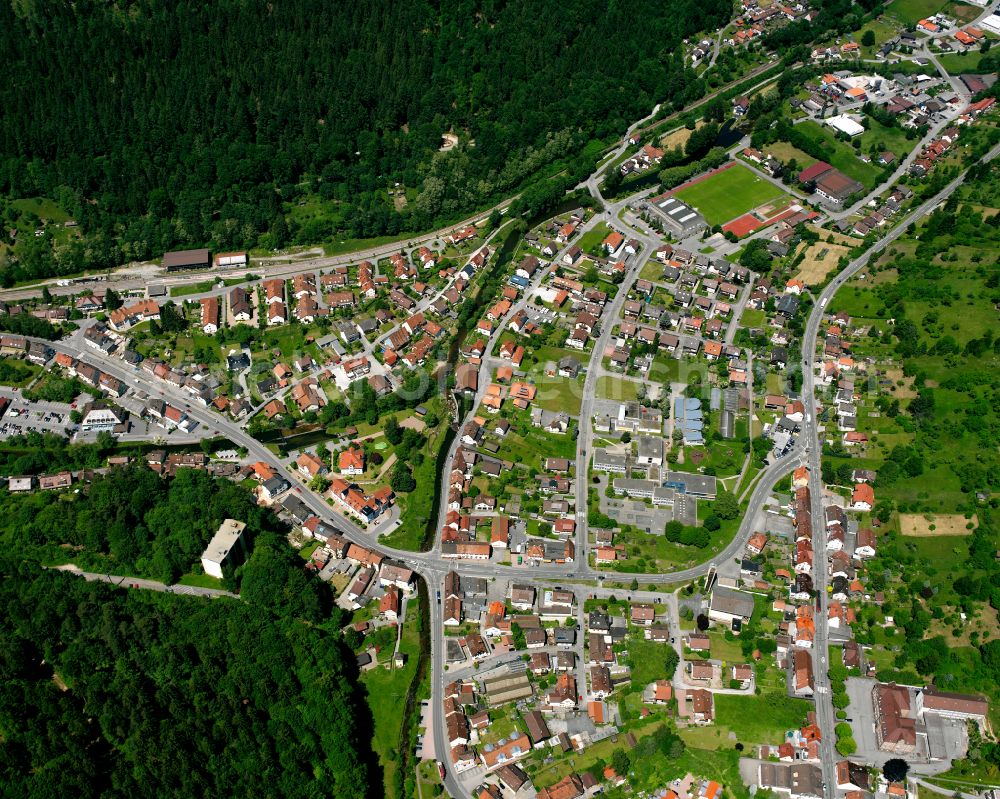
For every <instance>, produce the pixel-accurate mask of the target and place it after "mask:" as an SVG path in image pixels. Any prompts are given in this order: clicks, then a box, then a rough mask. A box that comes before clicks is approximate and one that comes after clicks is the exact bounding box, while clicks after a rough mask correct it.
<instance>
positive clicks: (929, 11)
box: [886, 0, 946, 25]
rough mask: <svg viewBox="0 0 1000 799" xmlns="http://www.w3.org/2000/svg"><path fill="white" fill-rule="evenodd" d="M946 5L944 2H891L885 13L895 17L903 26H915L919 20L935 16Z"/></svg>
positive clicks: (917, 0) (906, 0)
mask: <svg viewBox="0 0 1000 799" xmlns="http://www.w3.org/2000/svg"><path fill="white" fill-rule="evenodd" d="M945 5H946V0H892V2H891V3H889V5H888V6H887V7H886V13H887V14H889V15H890V16H893V17H896V19H898V20H899V21H900V22H902V23H903V24H904V25H915V24H916V23H918V22H919V21H920V20H922V19H924V18H926V17H929V16H932V15H934V14H937V13H938V12H939V11H940V10H941V9H943V8H944V7H945Z"/></svg>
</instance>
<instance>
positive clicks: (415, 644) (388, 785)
mask: <svg viewBox="0 0 1000 799" xmlns="http://www.w3.org/2000/svg"><path fill="white" fill-rule="evenodd" d="M418 601H419V600H417V598H416V597H414V598H412V599H410V600H409V602H408V604H407V608H406V621H405V623H404V624H403V633H402V640H401V642H400V651H401V652H404V653H406V655H407V658H406V665H405V666H403V667H402V668H399V669H395V668H394V669H384V668H375V669H372V670H371V671H366V672H365V673H364V674H362V675H361V683H362V684H363V685H364V686H365V688H366V689H367V691H366V696H365V699H366V701H367V702H368V707H369V709H370V710H371V712H372V719H373V720H374V722H375V735H374V736H373V737H372V749H374V750H375V752H376V753H377V754H378V757H379V762H380V763H381V764H382V770H383V778H384V784H385V792H384V794H383V795H385V796H395V795H396V787H395V785H396V782H395V780H396V777H395V772H396V770H397V769H398V768H399V753H398V751H397V750H398V749H399V736H400V728H401V725H402V723H403V705H404V703H405V701H406V696H407V694H408V692H409V690H410V685H411V683H412V682H413V679H414V677H415V676H416V673H417V664H418V661H419V655H420V634H419V632H418V618H419V605H418Z"/></svg>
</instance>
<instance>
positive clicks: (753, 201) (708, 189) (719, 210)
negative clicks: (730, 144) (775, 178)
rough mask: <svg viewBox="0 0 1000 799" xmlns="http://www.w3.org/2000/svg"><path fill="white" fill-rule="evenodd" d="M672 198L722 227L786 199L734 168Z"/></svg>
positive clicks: (767, 184)
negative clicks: (737, 218) (759, 207)
mask: <svg viewBox="0 0 1000 799" xmlns="http://www.w3.org/2000/svg"><path fill="white" fill-rule="evenodd" d="M674 196H675V197H676V198H677V199H679V200H683V201H684V202H686V203H687V204H688V205H690V206H692V207H693V208H696V209H697V210H698V211H700V212H701V215H702V216H704V217H705V219H706V220H707V221H708V224H709V225H713V226H714V225H723V224H725V223H726V222H728V221H729V220H731V219H735V218H736V217H738V216H741V215H742V214H745V213H746V212H747V211H751V210H753V209H754V208H757V207H758V206H760V205H764V204H765V203H769V202H772V201H773V200H777V199H778V198H780V197H783V196H785V192H783V191H782V190H781V189H779V188H778V187H777V186H775V185H774V184H773V183H771V182H769V181H767V180H764V178H762V177H758V176H757V175H755V174H754V173H753V172H751V171H750V170H749V169H747V168H746V167H745V166H743V165H742V164H736V165H735V166H732V167H730V168H729V169H726V170H724V171H722V172H719V173H717V174H715V175H712V176H711V177H710V178H706V179H705V180H702V181H700V182H698V183H695V184H694V185H693V186H688V187H687V188H684V189H681V190H680V191H677V192H674Z"/></svg>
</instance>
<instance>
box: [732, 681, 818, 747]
mask: <svg viewBox="0 0 1000 799" xmlns="http://www.w3.org/2000/svg"><path fill="white" fill-rule="evenodd" d="M811 707H812V703H810V702H808V701H806V700H805V699H792V698H791V697H788V696H785V695H784V694H779V693H772V694H767V695H765V694H761V695H760V696H740V695H736V694H716V695H715V718H716V721H717V723H718V724H719V725H720V726H723V727H727V728H729V729H730V730H731V731H732V732H734V733H735V734H736V737H737V739H738V740H739V741H740V742H741V743H742V744H743V745H744V746H746V747H748V748H749V746H750V745H751V744H766V743H769V744H777V743H781V742H782V741H783V740H784V734H785V732H786V731H788V730H792V729H798V728H799V727H801V726H802V725H803V724H804V723H805V720H806V713H808V712H809V709H810V708H811Z"/></svg>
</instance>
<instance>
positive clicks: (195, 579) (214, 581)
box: [177, 574, 224, 589]
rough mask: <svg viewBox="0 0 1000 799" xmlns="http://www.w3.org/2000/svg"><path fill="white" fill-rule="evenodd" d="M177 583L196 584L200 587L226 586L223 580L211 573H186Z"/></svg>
mask: <svg viewBox="0 0 1000 799" xmlns="http://www.w3.org/2000/svg"><path fill="white" fill-rule="evenodd" d="M177 585H194V586H197V587H198V588H219V589H221V588H224V586H223V585H222V580H220V579H219V578H218V577H212V575H210V574H185V575H184V576H183V577H181V579H179V580H178V581H177Z"/></svg>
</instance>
